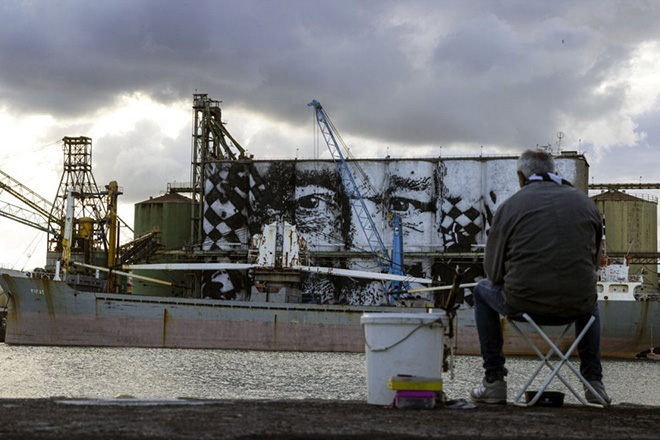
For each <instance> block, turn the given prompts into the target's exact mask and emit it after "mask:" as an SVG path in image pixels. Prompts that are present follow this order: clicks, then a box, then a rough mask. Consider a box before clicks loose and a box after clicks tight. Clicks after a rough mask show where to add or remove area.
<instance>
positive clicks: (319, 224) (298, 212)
mask: <svg viewBox="0 0 660 440" xmlns="http://www.w3.org/2000/svg"><path fill="white" fill-rule="evenodd" d="M293 194H294V223H295V224H296V225H297V226H298V232H299V233H300V234H301V235H302V236H303V237H305V239H306V240H307V244H308V246H309V247H310V249H312V250H319V251H323V250H340V249H345V248H346V247H347V246H348V247H350V243H351V242H352V238H351V235H350V222H349V221H344V219H350V215H351V212H350V206H348V205H349V204H348V200H347V198H346V196H345V193H344V191H343V188H342V186H341V182H340V180H339V176H338V175H337V171H336V170H335V167H334V165H332V164H331V163H327V162H321V163H319V162H314V163H311V162H306V163H300V164H299V165H298V166H297V167H296V185H295V188H294V191H293Z"/></svg>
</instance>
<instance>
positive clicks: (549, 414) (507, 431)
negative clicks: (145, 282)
mask: <svg viewBox="0 0 660 440" xmlns="http://www.w3.org/2000/svg"><path fill="white" fill-rule="evenodd" d="M659 437H660V408H658V407H649V406H635V405H632V404H618V405H613V406H611V407H610V408H607V409H597V408H586V407H581V406H572V405H565V406H563V407H561V408H542V407H534V408H519V407H516V406H513V405H511V404H509V405H496V406H492V405H483V406H478V407H476V408H472V409H449V408H436V409H433V410H413V409H407V410H403V409H392V408H385V407H379V406H373V405H368V404H366V403H365V402H356V401H327V400H295V401H263V400H259V401H255V400H227V401H220V400H206V401H205V400H191V401H185V400H184V401H182V400H172V401H167V400H160V401H148V400H136V399H111V400H103V401H98V400H72V399H63V398H62V399H58V398H51V399H0V438H2V439H71V440H75V439H211V438H213V439H350V440H356V439H435V438H438V439H441V438H452V439H472V438H482V439H483V438H509V439H548V438H551V439H596V438H597V439H624V438H625V439H657V438H659Z"/></svg>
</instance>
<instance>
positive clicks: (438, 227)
mask: <svg viewBox="0 0 660 440" xmlns="http://www.w3.org/2000/svg"><path fill="white" fill-rule="evenodd" d="M356 162H357V164H358V165H359V166H360V168H361V169H362V171H363V172H364V174H365V175H366V176H368V179H369V181H370V185H366V184H365V185H362V186H360V190H361V192H362V195H363V198H364V202H365V205H366V209H367V211H368V212H369V215H370V216H371V218H372V219H373V221H374V225H375V227H376V229H377V231H378V233H379V234H380V236H381V238H382V240H383V243H384V245H385V247H386V248H387V250H388V251H391V249H392V235H393V234H392V224H391V222H390V218H389V215H391V214H393V215H398V216H400V217H401V220H402V224H403V229H402V230H403V242H404V252H406V253H409V254H410V255H408V254H406V255H405V257H404V265H405V267H406V272H407V273H409V274H411V275H414V276H426V277H435V276H439V277H440V279H441V280H442V281H443V282H451V279H452V277H453V272H454V270H455V267H456V264H455V263H453V262H451V261H447V260H446V258H442V259H439V258H436V257H434V256H433V255H435V253H436V252H437V253H438V254H437V255H441V254H440V253H441V252H469V251H471V250H472V247H473V245H483V244H485V242H486V237H487V232H488V228H489V227H490V224H491V221H492V217H493V215H494V213H495V209H496V208H497V206H499V204H500V203H501V202H502V201H504V200H506V199H507V198H508V197H509V196H510V195H512V194H513V193H515V192H516V191H517V190H518V183H517V180H516V176H515V163H516V161H515V159H511V158H505V159H497V158H490V159H480V158H474V159H446V160H405V159H401V160H388V161H376V160H364V161H356ZM571 164H572V162H571ZM564 169H567V170H568V171H569V172H567V173H565V177H566V178H567V179H569V180H571V179H573V178H575V174H576V171H575V167H569V166H566V165H564ZM206 172H207V180H206V186H205V210H204V225H203V227H204V233H205V237H204V243H203V249H204V250H216V249H235V248H236V246H239V247H241V249H247V247H248V245H249V243H250V239H251V237H252V236H253V235H254V234H258V233H261V230H262V227H263V225H264V224H266V223H269V222H272V221H273V220H278V219H286V220H288V221H291V222H292V223H294V224H295V225H296V226H297V230H298V232H299V233H300V235H302V236H303V237H304V238H305V239H306V240H307V243H308V247H309V249H310V251H312V254H313V258H314V259H313V261H311V264H312V265H318V266H325V267H341V268H349V269H355V270H367V271H378V270H379V269H377V266H376V264H375V263H374V261H373V258H371V257H368V256H365V257H359V258H356V257H354V255H355V254H353V255H351V253H355V252H367V253H369V252H370V251H369V245H368V241H367V239H366V237H365V233H364V232H363V229H362V227H361V225H360V222H359V221H358V219H357V216H356V215H355V213H354V212H353V209H352V206H351V203H350V201H349V199H348V197H347V196H346V194H345V191H344V188H343V186H342V183H341V180H340V179H339V175H338V172H337V171H336V169H335V167H334V164H333V163H332V162H330V161H254V162H247V163H246V162H240V163H239V162H224V161H223V162H217V163H212V164H210V165H209V166H208V167H207V170H206ZM583 180H585V181H586V178H585V179H583ZM325 251H329V252H347V254H346V255H344V256H342V257H338V256H336V255H334V256H332V257H328V256H324V255H323V254H322V253H323V252H325ZM318 252H321V254H319V253H318ZM314 253H316V254H315V255H314ZM415 253H423V254H425V255H424V256H420V255H419V254H418V255H417V256H415ZM367 255H368V254H367ZM474 266H475V268H476V269H474V270H472V269H471V271H472V272H474V273H472V274H471V275H469V276H467V277H466V278H464V280H466V281H467V280H469V279H474V277H478V276H480V270H481V269H480V265H479V264H475V265H474ZM236 274H240V272H236V273H234V272H230V273H226V272H218V273H214V274H209V275H208V278H209V279H208V282H207V284H206V286H207V289H208V292H207V291H206V290H205V295H206V296H211V297H214V298H215V297H221V298H240V297H241V296H240V295H241V293H240V292H242V291H244V290H245V289H249V282H248V281H247V279H246V277H245V276H244V275H243V276H240V275H236ZM299 288H300V290H301V291H303V292H305V293H306V294H307V295H308V296H310V297H312V298H313V301H315V302H319V303H326V304H327V303H344V304H356V305H361V304H383V303H385V302H387V296H386V294H385V290H386V285H385V284H383V283H381V282H369V281H368V280H356V279H350V278H341V277H322V276H317V275H315V276H303V278H302V282H301V285H300V287H299Z"/></svg>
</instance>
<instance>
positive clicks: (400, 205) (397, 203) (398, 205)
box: [392, 198, 410, 211]
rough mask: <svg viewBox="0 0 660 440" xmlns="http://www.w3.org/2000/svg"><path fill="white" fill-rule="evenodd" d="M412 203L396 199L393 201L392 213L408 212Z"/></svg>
mask: <svg viewBox="0 0 660 440" xmlns="http://www.w3.org/2000/svg"><path fill="white" fill-rule="evenodd" d="M409 207H410V202H409V201H408V200H406V199H399V198H395V199H393V200H392V211H407V210H408V208H409Z"/></svg>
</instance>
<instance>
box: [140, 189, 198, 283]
mask: <svg viewBox="0 0 660 440" xmlns="http://www.w3.org/2000/svg"><path fill="white" fill-rule="evenodd" d="M192 203H193V202H192V200H191V199H189V198H187V197H184V196H182V195H180V194H165V195H163V196H160V197H155V198H150V199H149V200H145V201H144V202H140V203H137V204H136V205H135V233H136V234H137V235H138V236H139V235H142V234H145V233H147V232H150V231H153V230H155V229H157V230H158V231H160V243H161V250H162V251H176V250H181V249H182V248H183V247H184V245H186V244H187V243H188V242H189V240H190V225H191V221H190V216H191V212H192ZM159 262H162V261H159ZM135 272H136V274H138V275H144V276H148V277H153V278H157V279H161V280H164V281H170V282H172V283H173V284H174V286H173V287H171V288H168V287H166V286H162V285H158V284H153V283H148V282H144V281H140V280H137V279H134V280H133V294H135V295H158V296H178V295H180V294H181V293H182V292H183V291H184V289H183V286H185V285H186V284H187V280H186V279H185V275H184V274H183V273H180V272H169V271H135Z"/></svg>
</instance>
